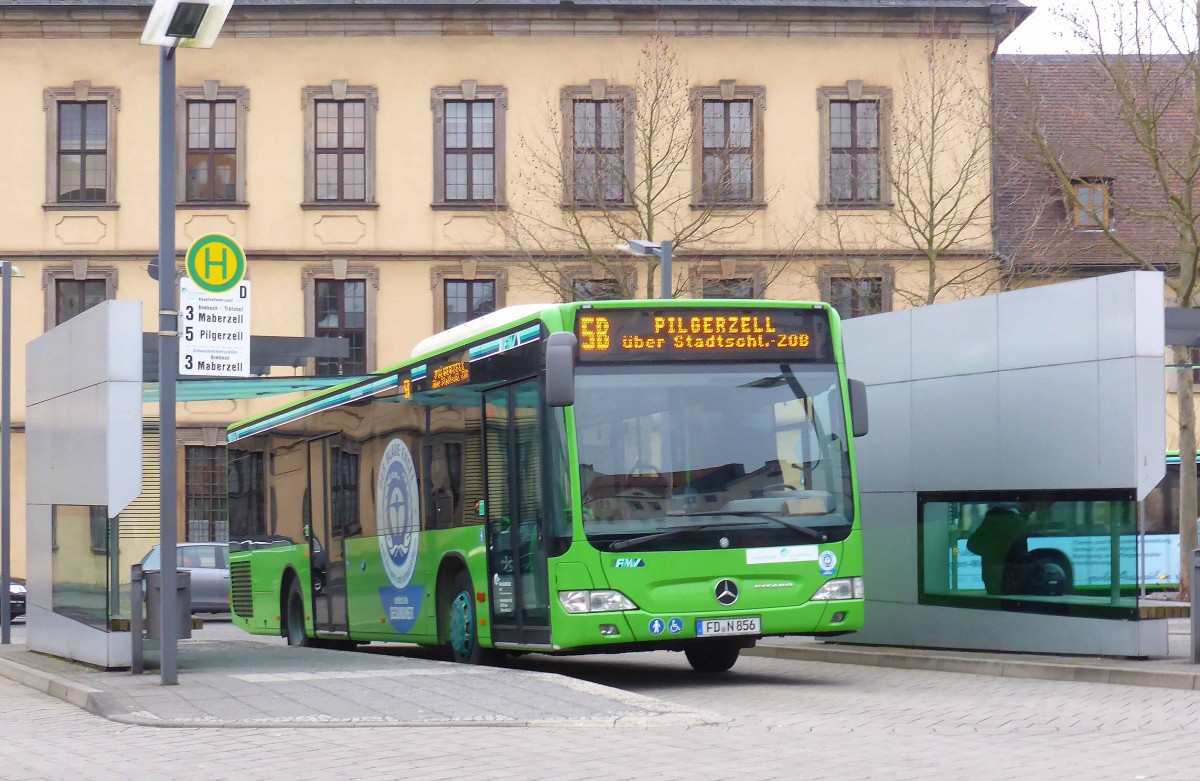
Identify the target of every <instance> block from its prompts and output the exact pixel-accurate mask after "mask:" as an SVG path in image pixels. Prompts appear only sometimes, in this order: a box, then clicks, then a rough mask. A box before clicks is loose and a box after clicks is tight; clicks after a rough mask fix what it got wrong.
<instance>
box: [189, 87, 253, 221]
mask: <svg viewBox="0 0 1200 781" xmlns="http://www.w3.org/2000/svg"><path fill="white" fill-rule="evenodd" d="M176 94H177V96H178V101H177V105H178V107H179V108H178V110H177V112H176V145H177V146H178V154H179V168H178V172H177V176H178V177H179V183H178V185H177V187H178V189H177V192H176V197H177V198H178V200H179V203H181V204H185V205H190V204H210V203H211V204H221V205H222V206H229V205H235V204H244V203H245V200H246V171H245V167H246V138H245V136H246V112H247V111H249V107H250V91H249V90H247V89H246V88H244V87H222V86H221V85H220V83H219V82H216V81H206V82H204V86H202V87H181V88H180V89H178V90H177V91H176Z"/></svg>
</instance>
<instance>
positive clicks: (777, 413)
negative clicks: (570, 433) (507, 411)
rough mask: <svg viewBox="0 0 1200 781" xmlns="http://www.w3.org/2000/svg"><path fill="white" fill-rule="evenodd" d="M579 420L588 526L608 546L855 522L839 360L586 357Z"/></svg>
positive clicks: (775, 536)
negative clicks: (601, 360)
mask: <svg viewBox="0 0 1200 781" xmlns="http://www.w3.org/2000/svg"><path fill="white" fill-rule="evenodd" d="M575 421H576V432H577V434H576V435H577V437H578V442H579V461H580V472H581V474H580V480H581V487H582V499H583V512H584V531H585V532H586V533H587V536H588V539H589V540H590V541H591V542H592V544H593V545H595V546H596V547H597V548H599V549H601V550H698V549H715V548H717V547H726V546H730V545H732V546H733V547H764V546H775V545H811V544H813V543H818V542H826V541H829V542H832V541H837V540H842V539H845V538H846V536H847V535H848V534H849V533H850V529H851V526H852V524H853V520H854V507H853V500H852V496H851V493H850V468H849V459H848V453H847V447H846V445H847V438H846V431H845V415H844V412H843V408H842V403H841V394H840V392H839V384H838V377H837V369H836V367H833V366H822V365H804V364H786V363H785V364H779V363H774V364H743V365H738V366H720V365H699V366H697V365H675V366H670V367H664V368H663V369H662V370H661V371H658V372H650V373H646V372H639V373H637V374H630V373H629V372H628V371H626V370H624V369H621V368H614V367H594V368H591V367H589V368H587V369H582V368H581V369H580V371H579V373H578V374H577V381H576V397H575ZM722 540H724V541H725V542H724V545H722Z"/></svg>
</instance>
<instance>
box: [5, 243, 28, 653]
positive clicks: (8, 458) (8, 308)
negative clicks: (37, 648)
mask: <svg viewBox="0 0 1200 781" xmlns="http://www.w3.org/2000/svg"><path fill="white" fill-rule="evenodd" d="M0 274H2V275H3V278H4V279H3V291H2V292H0V306H2V307H4V313H3V320H2V321H0V644H3V645H8V644H9V643H10V642H12V601H11V594H10V593H9V588H11V584H12V578H11V577H10V576H11V572H10V571H9V557H10V553H9V552H10V551H11V550H12V543H11V540H10V536H11V535H10V531H11V529H12V523H11V518H10V515H9V514H10V512H11V511H12V471H11V467H12V448H11V441H10V440H11V437H12V280H13V277H22V276H25V275H24V274H22V273H21V269H19V268H17V267H16V266H14V265H13V264H12V261H11V260H0Z"/></svg>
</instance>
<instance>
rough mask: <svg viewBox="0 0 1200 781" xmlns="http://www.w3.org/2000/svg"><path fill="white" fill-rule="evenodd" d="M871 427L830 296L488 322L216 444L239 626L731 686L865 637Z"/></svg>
mask: <svg viewBox="0 0 1200 781" xmlns="http://www.w3.org/2000/svg"><path fill="white" fill-rule="evenodd" d="M865 433H866V394H865V389H864V387H863V385H862V384H861V383H858V382H855V381H851V380H847V378H846V373H845V366H844V363H843V357H842V349H841V343H840V324H839V320H838V317H837V314H836V313H835V312H834V311H833V310H832V309H831V308H830V307H829V306H828V305H826V304H822V303H800V302H783V301H757V300H756V301H735V300H729V301H715V300H705V301H684V300H678V301H655V300H645V301H603V302H600V301H596V302H590V303H570V304H557V305H539V306H520V307H511V308H508V309H502V310H499V311H496V312H493V313H491V314H488V315H485V316H483V317H481V318H479V319H476V320H472V321H470V322H468V323H465V324H463V325H460V326H457V327H454V328H451V329H449V330H447V331H444V332H442V333H440V334H437V335H435V336H432V337H430V338H428V339H426V340H424V341H423V342H421V343H420V344H419V345H418V346H417V348H416V349H415V350H414V356H413V358H412V359H411V360H409V361H407V362H405V363H403V364H400V365H399V366H396V367H394V368H391V369H388V370H386V371H381V372H377V373H375V374H372V375H370V376H368V377H366V378H362V379H358V380H355V381H353V382H349V383H347V384H345V385H341V386H339V387H336V388H333V389H331V390H329V391H326V392H323V393H321V394H319V395H317V396H313V397H310V398H307V399H305V400H303V401H300V402H297V403H295V404H291V405H289V406H286V407H283V408H281V409H278V410H276V411H274V412H271V413H269V414H266V415H263V416H260V417H257V418H254V419H251V420H247V421H244V422H241V423H238V424H236V425H233V426H231V427H230V428H229V432H228V446H229V448H228V450H229V493H230V508H231V509H230V539H231V544H230V569H231V577H232V603H233V604H232V607H233V620H234V622H235V623H236V624H237V625H238V626H240V627H242V628H243V629H245V630H246V631H248V632H252V633H255V634H264V635H282V636H285V637H286V638H287V640H288V642H289V643H290V644H292V645H295V646H312V645H339V646H344V645H351V644H354V643H365V642H370V641H392V642H396V641H403V642H412V643H419V644H424V645H431V646H441V647H443V648H444V649H445V651H446V653H447V655H448V656H449V657H450V658H451V659H453V660H457V661H459V662H468V663H479V662H483V661H488V660H491V659H495V658H497V657H498V656H501V655H504V654H522V653H529V652H540V653H596V652H615V651H645V650H651V649H670V650H675V651H683V652H684V653H685V654H686V656H687V659H688V662H690V664H691V665H692V667H693V668H695V669H696V670H698V671H703V672H721V671H725V670H728V669H729V668H730V667H732V666H733V664H734V663H735V662H736V661H737V658H738V654H739V652H740V651H741V649H743V648H748V647H751V646H753V645H754V643H755V641H756V640H757V639H759V638H761V637H764V636H768V635H819V636H829V635H835V634H840V633H844V632H849V631H853V630H855V629H859V628H861V626H862V622H863V581H862V575H863V556H862V540H861V535H860V523H859V511H858V491H857V485H856V479H855V472H854V439H853V437H854V436H856V435H862V434H865Z"/></svg>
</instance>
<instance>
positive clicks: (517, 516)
mask: <svg viewBox="0 0 1200 781" xmlns="http://www.w3.org/2000/svg"><path fill="white" fill-rule="evenodd" d="M484 453H485V459H486V460H485V472H486V475H487V487H486V501H485V503H484V507H485V517H486V522H487V550H488V557H487V562H488V589H489V593H490V599H489V600H488V601H489V604H490V605H491V614H492V639H493V641H494V642H495V643H497V644H498V645H522V646H549V645H550V610H549V582H548V578H547V572H546V542H545V541H546V534H545V521H544V519H543V517H542V515H543V513H542V483H543V475H542V437H541V403H540V399H539V393H538V383H537V380H532V379H531V380H525V381H523V382H519V383H516V384H515V385H509V386H506V387H503V388H497V389H495V390H491V391H488V392H487V393H485V394H484Z"/></svg>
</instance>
